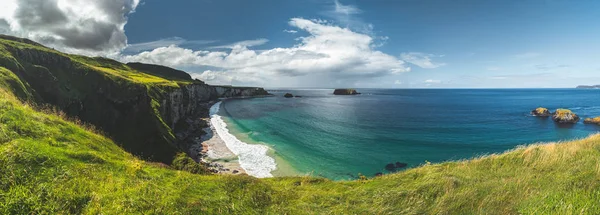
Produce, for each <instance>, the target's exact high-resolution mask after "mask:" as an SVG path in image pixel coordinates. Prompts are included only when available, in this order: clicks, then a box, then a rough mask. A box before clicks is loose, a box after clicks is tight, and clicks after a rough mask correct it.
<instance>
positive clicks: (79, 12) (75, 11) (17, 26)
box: [0, 0, 139, 55]
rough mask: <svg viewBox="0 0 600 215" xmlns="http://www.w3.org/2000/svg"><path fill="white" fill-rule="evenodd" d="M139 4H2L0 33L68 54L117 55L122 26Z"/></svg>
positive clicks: (70, 0)
mask: <svg viewBox="0 0 600 215" xmlns="http://www.w3.org/2000/svg"><path fill="white" fill-rule="evenodd" d="M138 4H139V0H111V1H89V0H44V1H41V0H2V2H1V3H0V23H4V24H0V28H3V29H2V30H0V31H1V32H4V33H7V34H11V35H14V36H18V37H26V38H29V39H32V40H35V41H37V42H40V43H42V44H45V45H48V46H51V47H54V48H57V49H59V50H62V51H67V52H71V53H80V54H87V55H97V54H107V53H115V52H119V51H120V50H121V49H123V48H124V47H125V46H126V45H127V37H126V36H125V31H124V26H125V24H126V23H127V15H128V14H130V13H132V12H134V11H135V8H136V7H137V6H138Z"/></svg>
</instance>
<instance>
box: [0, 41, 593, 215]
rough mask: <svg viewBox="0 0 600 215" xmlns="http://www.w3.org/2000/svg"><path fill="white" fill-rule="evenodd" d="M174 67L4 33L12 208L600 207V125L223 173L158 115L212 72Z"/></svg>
mask: <svg viewBox="0 0 600 215" xmlns="http://www.w3.org/2000/svg"><path fill="white" fill-rule="evenodd" d="M153 69H156V70H153ZM144 70H153V71H146V72H145V71H144ZM165 71H167V70H165V68H162V67H152V68H150V69H148V68H145V67H144V66H142V67H139V66H131V65H126V64H121V63H119V62H116V61H113V60H110V59H104V58H89V57H83V56H76V55H68V54H64V53H60V52H57V51H55V50H52V49H49V48H46V47H43V46H41V45H39V44H37V43H35V42H32V41H28V40H25V39H19V38H12V37H8V36H2V37H0V214H598V213H600V204H598V202H599V201H600V162H599V158H600V135H594V136H591V137H589V138H586V139H582V140H576V141H572V142H565V143H550V144H540V145H531V146H527V147H525V146H524V147H519V148H516V149H514V150H511V151H508V152H506V153H503V154H493V155H489V156H484V157H479V158H474V159H471V160H463V161H456V162H445V163H440V164H429V163H427V164H425V165H423V166H420V167H417V168H412V169H408V170H406V171H402V172H399V173H395V174H389V175H384V176H380V177H375V178H370V179H367V178H364V177H363V178H361V179H360V180H355V181H330V180H327V179H322V178H316V177H310V176H305V177H280V178H268V179H257V178H253V177H250V176H244V175H237V176H232V175H212V174H209V173H207V172H206V171H205V169H204V167H203V166H201V165H198V164H196V163H195V162H193V161H192V160H191V158H189V157H188V156H187V155H185V154H181V153H179V152H181V151H183V150H182V149H181V148H179V146H178V145H177V143H174V142H176V141H175V139H176V137H174V134H173V132H174V129H173V128H172V127H173V126H169V125H167V124H168V122H169V121H172V120H169V119H168V118H169V117H166V116H163V115H164V114H161V113H159V112H160V111H161V110H162V109H161V108H162V107H161V106H162V105H165V104H163V103H161V102H162V101H163V100H164V97H165V95H166V94H168V92H173V91H175V90H177V89H182V88H185V87H189V85H202V86H203V87H204V83H201V82H199V81H194V80H191V79H188V78H187V77H185V75H182V74H181V73H177V72H174V73H175V74H168V73H165ZM174 71H175V70H174ZM206 89H210V88H206ZM136 99H137V100H136ZM208 99H214V98H208ZM82 105H83V108H81V106H82ZM93 105H96V107H90V106H93ZM130 106H135V107H137V109H135V108H134V109H132V107H130ZM90 108H92V109H91V110H90ZM94 108H95V109H94ZM119 111H124V112H127V113H130V114H134V116H131V115H127V114H122V113H121V112H119ZM128 111H131V112H128ZM92 113H94V114H98V116H91V115H90V114H92ZM115 116H117V117H115ZM118 117H124V118H125V121H121V120H119V119H116V118H118ZM127 120H141V121H140V122H138V123H136V122H137V121H136V122H131V123H128V122H126V121H127ZM144 120H146V121H144ZM139 123H141V124H139ZM121 124H122V125H121ZM111 126H118V127H117V128H112V127H111ZM129 127H132V128H129ZM123 133H125V134H127V135H130V136H127V135H125V134H123ZM136 138H137V139H136ZM140 139H141V140H140ZM153 139H156V140H158V141H156V140H155V141H153ZM161 151H164V152H166V153H162V154H161V153H158V152H161ZM178 153H179V154H178ZM148 154H151V155H152V156H146V155H148ZM173 159H174V160H173Z"/></svg>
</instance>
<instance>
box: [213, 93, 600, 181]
mask: <svg viewBox="0 0 600 215" xmlns="http://www.w3.org/2000/svg"><path fill="white" fill-rule="evenodd" d="M358 91H359V92H361V93H362V95H356V96H336V95H333V94H332V92H333V90H332V89H327V90H271V91H270V92H271V93H273V94H275V96H273V97H265V98H253V99H231V100H226V101H224V102H223V104H222V106H221V110H220V112H219V115H221V116H223V117H224V119H225V121H226V122H227V124H228V127H229V128H230V132H231V133H232V134H234V135H235V136H237V137H238V138H239V139H240V140H243V141H246V142H249V143H261V144H265V145H268V146H269V147H270V148H271V149H273V151H274V154H273V155H272V156H275V157H277V159H279V160H280V161H278V162H281V160H283V161H285V163H286V165H285V167H284V165H281V166H282V167H281V168H291V169H293V170H294V171H295V172H296V173H298V174H307V173H309V174H312V175H315V176H324V177H327V178H331V179H351V178H354V177H356V176H357V175H358V173H362V174H364V175H366V176H373V175H374V174H375V173H377V172H382V173H387V171H386V170H385V169H384V167H385V165H386V164H388V163H391V162H402V163H407V164H408V165H409V167H414V166H418V165H421V164H423V163H425V162H426V161H429V162H433V163H435V162H442V161H448V160H458V159H464V158H471V157H475V156H480V155H485V154H489V153H497V152H503V151H505V150H508V149H512V148H515V146H518V145H525V144H532V143H537V142H551V141H561V140H571V139H576V138H582V137H586V136H588V135H590V134H592V133H595V132H598V131H600V127H599V126H596V125H584V124H583V123H582V121H583V118H585V117H592V116H600V90H586V89H358ZM288 92H289V93H292V94H294V95H300V96H302V97H301V98H284V97H283V94H284V93H288ZM539 106H543V107H546V108H548V109H550V110H551V111H553V110H554V109H556V108H568V109H571V110H572V111H573V112H575V113H576V114H578V115H579V116H580V117H582V120H581V121H580V122H579V123H577V124H575V125H573V126H559V125H557V124H555V123H554V122H553V121H552V120H551V119H550V118H537V117H533V116H530V114H529V112H530V111H531V110H532V109H534V108H536V107H539ZM287 172H289V171H287ZM276 175H277V174H276Z"/></svg>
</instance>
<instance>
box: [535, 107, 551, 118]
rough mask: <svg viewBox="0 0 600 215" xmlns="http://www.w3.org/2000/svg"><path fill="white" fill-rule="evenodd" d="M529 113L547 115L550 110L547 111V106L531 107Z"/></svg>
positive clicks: (540, 115)
mask: <svg viewBox="0 0 600 215" xmlns="http://www.w3.org/2000/svg"><path fill="white" fill-rule="evenodd" d="M531 115H534V116H539V117H549V116H550V115H552V114H551V113H550V111H548V109H547V108H543V107H539V108H536V109H533V110H532V111H531Z"/></svg>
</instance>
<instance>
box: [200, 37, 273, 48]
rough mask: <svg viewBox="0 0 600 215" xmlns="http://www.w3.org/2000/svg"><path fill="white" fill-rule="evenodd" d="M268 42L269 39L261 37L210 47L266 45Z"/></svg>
mask: <svg viewBox="0 0 600 215" xmlns="http://www.w3.org/2000/svg"><path fill="white" fill-rule="evenodd" d="M268 42H269V40H267V39H264V38H261V39H256V40H244V41H239V42H235V43H231V44H227V45H222V46H212V47H210V48H212V49H233V48H237V47H253V46H260V45H264V44H266V43H268Z"/></svg>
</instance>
